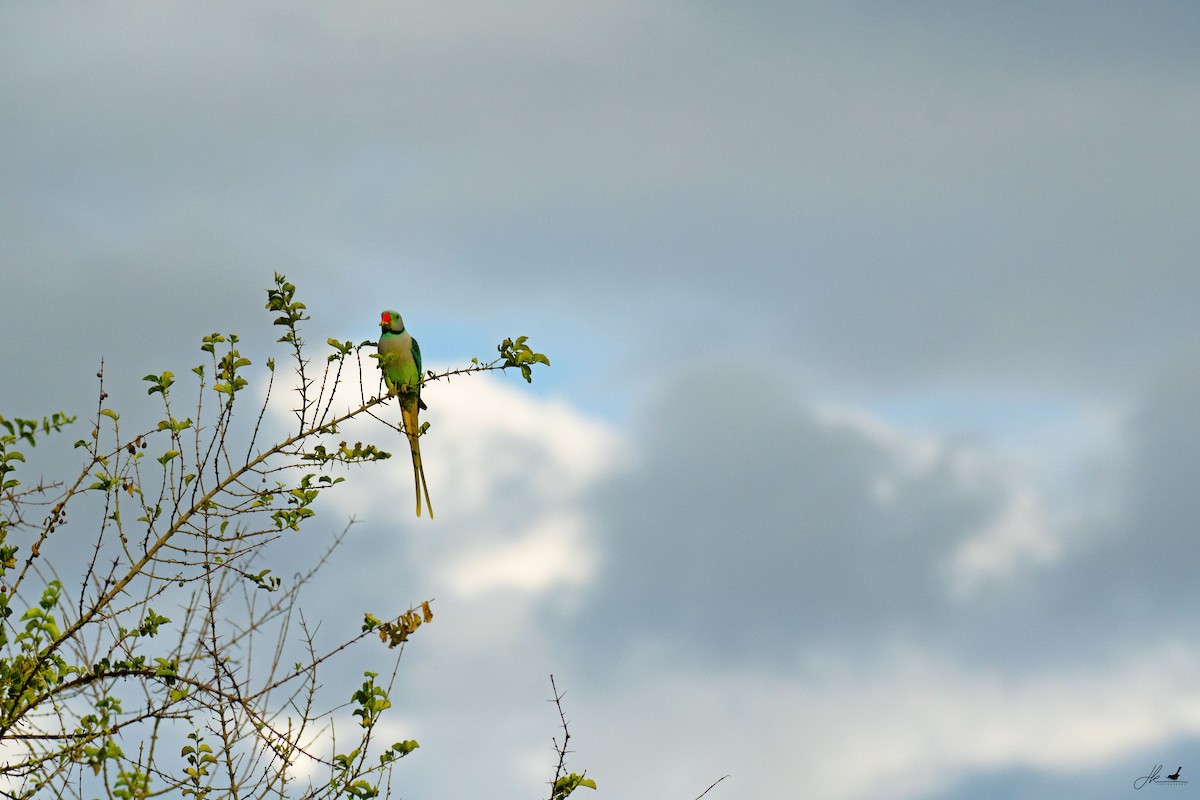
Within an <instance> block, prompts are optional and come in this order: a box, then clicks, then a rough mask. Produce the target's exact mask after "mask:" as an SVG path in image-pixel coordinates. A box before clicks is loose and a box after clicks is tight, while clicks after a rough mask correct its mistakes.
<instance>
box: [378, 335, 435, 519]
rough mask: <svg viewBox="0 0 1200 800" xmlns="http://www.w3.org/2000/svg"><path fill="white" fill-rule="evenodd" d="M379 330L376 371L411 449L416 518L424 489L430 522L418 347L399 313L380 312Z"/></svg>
mask: <svg viewBox="0 0 1200 800" xmlns="http://www.w3.org/2000/svg"><path fill="white" fill-rule="evenodd" d="M379 327H380V328H382V329H383V330H382V332H381V333H380V335H379V368H380V369H381V370H383V381H384V383H386V384H387V387H388V391H389V392H391V394H392V395H397V394H398V395H400V415H401V417H403V419H404V432H405V433H406V434H407V435H408V446H409V449H411V450H412V462H413V481H414V483H415V486H416V491H417V516H418V517H419V516H421V492H422V490H424V493H425V506H426V507H427V508H428V509H429V518H430V519H433V503H431V502H429V487H428V486H426V485H425V469H424V467H422V466H421V443H420V441H418V438H417V437H418V434H419V433H420V431H421V428H420V426H419V425H418V424H417V414H418V413H420V409H422V408H425V404H424V403H423V402H421V348H420V347H419V346H418V345H417V340H416V339H414V338H413V337H412V334H410V333H409V332H408V331H406V330H405V329H404V320H403V319H401V318H400V314H399V312H396V311H384V312H383V314H382V315H381V316H380V318H379Z"/></svg>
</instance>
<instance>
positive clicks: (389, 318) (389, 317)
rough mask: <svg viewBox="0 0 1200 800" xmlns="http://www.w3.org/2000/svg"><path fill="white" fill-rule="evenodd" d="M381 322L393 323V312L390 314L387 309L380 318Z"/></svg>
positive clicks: (384, 323) (383, 323) (382, 323)
mask: <svg viewBox="0 0 1200 800" xmlns="http://www.w3.org/2000/svg"><path fill="white" fill-rule="evenodd" d="M379 324H380V325H391V324H392V315H391V314H388V313H387V312H386V311H385V312H384V313H383V316H382V317H380V319H379Z"/></svg>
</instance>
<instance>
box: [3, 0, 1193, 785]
mask: <svg viewBox="0 0 1200 800" xmlns="http://www.w3.org/2000/svg"><path fill="white" fill-rule="evenodd" d="M1198 37H1200V9H1197V7H1196V6H1195V5H1194V4H1192V3H1179V2H1150V3H1137V4H1128V3H1126V4H1121V3H1105V2H1099V3H1077V2H1063V3H1042V4H1025V3H1010V2H999V3H988V4H982V3H979V4H946V3H931V2H912V3H869V2H837V3H809V2H792V3H782V2H753V1H750V2H741V3H736V4H734V3H713V2H701V1H699V0H698V1H697V2H690V3H683V2H668V1H667V0H638V1H637V2H627V1H625V0H614V2H606V3H576V2H548V0H508V1H507V2H503V3H501V2H465V1H460V0H446V1H445V2H437V3H433V2H407V1H401V0H396V1H395V2H387V3H359V4H316V3H306V2H305V3H290V2H289V3H282V2H260V0H249V1H248V2H239V3H225V2H222V3H211V4H203V5H196V4H182V3H155V4H124V3H93V4H86V5H84V4H67V3H58V2H46V3H36V4H33V3H19V2H12V1H11V0H9V1H7V2H6V1H5V0H0V97H2V98H3V102H0V314H2V323H0V331H2V333H3V342H4V348H3V357H2V358H3V360H2V362H0V363H2V364H3V370H2V373H3V375H4V376H5V377H4V378H3V379H2V380H0V414H4V415H6V416H13V415H24V416H35V415H41V414H43V413H48V412H49V411H52V410H59V409H62V410H65V411H67V412H68V413H72V414H80V415H83V416H85V417H86V415H87V414H89V413H94V408H95V396H96V391H97V387H96V380H95V377H94V374H95V372H96V370H97V367H98V365H99V364H100V361H101V359H103V363H104V369H105V389H106V390H107V391H109V393H110V394H111V396H112V398H113V399H112V402H113V403H114V404H115V405H117V406H118V407H123V408H128V409H130V411H129V412H128V413H130V414H135V413H136V412H137V411H138V410H139V409H148V408H149V406H146V399H145V395H144V385H143V384H142V383H141V380H140V379H141V376H143V375H145V374H146V373H148V372H160V371H161V370H163V369H174V370H175V371H176V372H177V373H178V374H186V371H187V367H189V366H191V365H193V364H194V363H195V359H196V358H197V355H198V352H199V351H198V349H197V348H198V346H199V339H200V337H201V336H203V335H205V334H208V333H211V332H213V331H236V332H238V333H239V334H241V335H242V337H243V341H244V343H245V346H244V347H243V350H244V351H245V352H246V353H247V354H248V355H250V356H251V357H252V358H253V360H254V361H255V363H256V364H261V363H262V361H263V360H264V359H265V357H266V356H267V355H276V356H279V355H280V354H279V353H277V352H274V351H272V350H271V347H272V345H271V342H272V340H273V339H274V338H275V336H276V335H277V331H276V330H274V329H272V328H271V326H270V324H269V322H270V317H269V316H268V315H266V314H265V313H264V312H263V310H262V305H263V302H264V299H265V295H264V294H263V291H264V289H265V288H267V287H268V286H269V285H270V284H271V279H272V275H273V273H274V272H281V273H285V274H286V275H287V276H288V278H289V279H290V280H291V281H292V282H294V283H295V284H296V285H297V287H298V289H299V294H300V298H301V299H302V300H304V301H305V302H306V303H307V304H308V307H309V310H310V312H311V317H312V319H311V321H309V322H308V323H307V325H308V328H307V331H308V336H309V339H310V341H312V342H315V343H318V346H319V343H321V342H323V341H324V340H325V339H326V338H327V337H336V338H339V339H343V340H346V339H349V340H354V341H356V342H357V341H362V340H365V339H370V338H373V337H374V336H375V335H376V334H377V332H378V328H377V320H378V314H379V311H380V310H382V309H383V308H395V309H398V310H400V311H401V313H402V314H403V315H404V319H405V321H406V322H407V324H408V327H409V329H410V330H411V331H412V332H413V333H414V335H415V336H416V337H417V338H418V339H419V341H420V343H421V349H422V352H423V354H424V357H425V360H426V363H427V364H428V365H430V366H431V367H433V368H439V369H440V368H447V367H454V366H461V365H463V364H464V363H466V362H468V361H469V360H470V358H471V357H473V356H478V357H481V358H487V357H490V354H492V353H494V352H495V350H494V348H495V345H496V344H497V343H498V342H499V340H500V339H502V338H504V337H506V336H516V335H519V334H523V335H528V336H530V341H531V344H533V346H534V348H535V349H536V350H539V351H541V352H545V353H546V354H547V355H549V357H550V359H551V362H552V366H551V367H550V368H549V369H543V370H540V371H538V372H537V374H536V375H535V380H534V382H533V384H532V385H526V384H525V383H524V381H522V380H521V379H520V378H519V376H503V377H499V378H494V379H493V378H473V379H470V380H466V379H463V380H455V381H453V382H450V383H444V382H443V383H439V384H435V385H432V386H430V387H428V388H427V389H426V391H425V395H424V396H425V398H426V400H427V402H428V404H429V406H430V408H429V411H428V412H425V414H424V418H425V419H427V420H428V421H430V423H431V428H430V430H429V433H428V434H427V435H426V436H425V437H424V438H423V439H422V451H423V453H424V454H425V462H426V465H427V477H428V482H429V488H430V493H431V496H432V500H433V503H434V506H435V508H436V510H437V518H436V520H435V521H430V520H428V519H426V518H422V519H416V518H415V517H414V516H413V514H412V507H411V505H412V498H411V496H410V495H409V494H408V492H409V487H410V486H411V475H410V473H409V469H410V467H409V466H408V465H406V464H405V463H403V460H402V459H393V460H392V461H391V462H388V463H387V465H386V466H385V467H383V468H380V469H377V470H366V471H363V472H361V473H357V474H355V475H353V476H352V480H350V481H349V482H348V483H347V484H346V485H345V486H344V487H339V489H340V491H339V492H338V493H336V494H334V495H331V496H330V498H329V502H328V504H327V505H326V507H325V508H324V509H323V510H322V511H321V513H320V516H319V517H318V519H317V520H316V521H314V523H313V525H314V527H312V528H310V533H311V535H312V536H313V537H314V539H318V540H320V537H322V536H327V535H328V534H329V533H330V532H335V531H337V530H340V529H341V528H342V527H343V526H344V524H345V521H346V520H347V519H349V518H351V517H353V518H355V519H357V520H358V521H359V522H358V524H356V525H355V527H354V529H353V534H352V536H351V537H350V540H349V542H348V543H347V545H346V546H345V548H343V550H342V552H341V554H340V555H339V559H338V560H335V562H334V564H333V565H332V566H331V568H330V569H331V571H330V573H329V574H328V575H327V576H326V579H327V580H328V581H329V582H330V583H329V586H330V587H332V589H326V590H325V593H324V594H323V595H321V596H319V597H316V598H314V602H313V604H312V605H311V606H310V607H309V609H308V610H307V612H306V613H308V614H309V616H310V618H324V619H326V620H328V624H329V625H330V626H331V627H335V626H336V625H337V624H338V621H339V620H344V619H350V620H352V621H355V622H356V621H357V620H358V619H359V618H360V617H359V615H360V614H361V612H362V611H363V610H364V608H367V607H370V608H380V607H384V606H386V605H388V604H389V603H394V604H397V605H402V606H405V607H406V605H407V604H408V603H411V602H419V601H420V600H422V599H425V598H427V597H436V598H437V602H436V603H435V609H436V610H437V613H438V617H437V619H436V622H435V624H433V625H431V626H429V627H428V628H427V629H422V630H421V631H420V632H419V634H418V635H417V636H416V637H414V639H413V642H412V643H411V645H410V647H409V648H408V649H407V650H406V652H405V655H404V657H403V660H402V662H401V673H400V674H401V681H402V685H403V686H404V687H406V688H405V689H404V690H403V691H399V692H398V693H397V695H396V697H394V698H393V699H394V701H395V712H396V718H395V720H394V721H393V722H391V723H389V724H391V725H394V726H395V727H394V732H395V734H396V735H397V737H398V738H415V739H418V740H420V741H421V743H422V747H421V749H420V750H419V751H417V752H416V753H414V754H413V755H412V756H410V757H409V758H408V759H406V760H405V761H404V762H402V764H401V765H400V766H399V767H398V769H397V772H396V776H395V786H396V787H397V794H399V795H401V796H404V797H407V798H422V797H469V796H478V795H479V794H480V792H481V791H484V790H485V789H486V792H487V794H488V796H490V797H494V798H497V800H507V799H508V798H513V799H514V800H515V798H518V797H529V796H536V795H537V794H538V793H540V792H542V791H543V790H544V781H545V780H546V779H547V778H548V777H549V775H550V774H551V773H552V771H553V764H554V761H555V758H554V752H553V749H552V746H551V741H550V740H551V736H553V735H555V734H556V733H557V729H556V726H557V724H558V718H557V714H556V712H555V711H554V708H553V705H552V704H548V703H547V702H546V701H547V700H548V699H550V697H551V692H550V684H549V675H550V674H551V673H553V674H554V675H555V679H556V681H557V682H558V686H559V687H560V689H565V690H566V692H567V694H566V698H565V705H566V710H567V712H568V716H569V718H570V719H571V735H572V740H571V741H572V746H573V749H574V750H575V752H574V753H573V754H572V756H571V761H570V766H572V767H573V768H575V769H578V770H581V769H583V768H586V769H587V770H588V774H589V775H590V776H592V777H594V778H595V779H596V780H597V782H598V784H599V787H600V788H599V791H598V793H597V795H596V796H597V797H598V798H599V797H656V798H678V799H680V800H690V798H694V797H696V796H697V795H699V794H700V793H701V792H703V791H704V789H705V788H706V787H708V786H709V785H710V784H711V783H713V782H714V781H716V780H717V779H718V778H721V777H722V776H723V775H729V776H730V777H729V778H728V779H726V780H725V781H723V782H722V783H720V784H719V785H718V786H716V787H714V788H713V789H712V790H711V792H710V793H709V795H708V797H709V798H712V800H727V799H732V798H749V797H764V796H796V797H820V798H829V799H830V800H860V799H863V800H865V799H866V798H871V799H872V800H951V799H952V798H967V797H970V798H983V800H1018V799H1020V800H1023V799H1024V798H1035V797H1037V798H1040V797H1051V796H1065V795H1070V794H1074V795H1076V796H1088V797H1094V798H1107V797H1118V796H1122V797H1123V796H1126V795H1128V794H1129V793H1130V792H1131V791H1134V788H1133V783H1134V781H1135V780H1136V779H1137V778H1138V777H1139V776H1143V775H1146V774H1147V773H1148V771H1149V770H1150V769H1151V768H1152V767H1153V766H1154V765H1155V764H1165V765H1166V766H1167V769H1168V770H1173V769H1174V768H1175V767H1176V766H1178V765H1182V766H1183V775H1182V776H1183V778H1185V779H1186V778H1187V777H1188V775H1189V774H1191V775H1194V776H1196V778H1195V779H1196V780H1197V781H1198V782H1200V644H1198V642H1197V628H1196V622H1195V621H1196V619H1197V612H1200V590H1198V589H1197V585H1198V582H1197V566H1196V565H1197V564H1200V537H1198V536H1197V533H1198V530H1197V520H1198V519H1200V491H1198V488H1200V416H1198V415H1197V411H1196V410H1197V408H1198V407H1200V406H1198V403H1200V366H1198V364H1200V314H1197V313H1196V309H1197V308H1200V269H1197V263H1198V257H1200V226H1198V225H1197V224H1196V219H1197V212H1198V211H1200V148H1198V147H1197V146H1196V142H1197V141H1200V49H1197V47H1196V46H1195V43H1196V41H1197V39H1198ZM260 353H261V354H262V355H259V354H260ZM146 413H149V412H146ZM280 424H282V421H281V422H280ZM401 452H402V449H401ZM315 548H316V546H314V551H315ZM374 657H375V654H373V653H370V652H366V651H364V654H363V656H362V658H363V659H365V660H369V659H370V658H374ZM339 669H342V670H344V676H345V679H346V680H347V681H348V682H349V684H350V685H352V684H354V682H355V681H356V680H357V676H358V675H360V674H361V670H362V666H361V664H360V663H358V662H354V663H348V664H345V665H343V666H342V667H340V668H339ZM339 674H341V673H339ZM331 680H332V678H331ZM1145 788H1146V790H1148V791H1155V790H1156V789H1157V787H1154V786H1150V787H1145ZM584 791H586V790H582V789H581V790H580V792H584ZM1185 791H1186V789H1185Z"/></svg>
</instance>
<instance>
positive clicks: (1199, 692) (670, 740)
mask: <svg viewBox="0 0 1200 800" xmlns="http://www.w3.org/2000/svg"><path fill="white" fill-rule="evenodd" d="M660 657H661V658H662V659H663V661H662V662H661V663H656V664H642V665H641V668H640V670H639V674H640V675H642V676H644V680H641V681H639V682H638V683H637V685H636V686H634V687H631V690H630V691H629V692H627V693H624V694H623V695H621V696H620V697H619V699H617V700H616V702H613V700H612V698H606V699H605V701H604V703H603V704H600V703H595V704H589V705H588V706H587V707H586V708H576V709H574V712H575V714H574V717H575V719H576V724H577V725H578V726H580V727H583V726H584V725H586V726H588V727H590V728H592V729H593V730H592V731H591V732H590V734H589V738H590V739H592V740H593V741H595V742H596V743H597V744H596V745H594V746H593V747H592V748H591V749H590V751H589V752H587V753H586V755H587V756H588V757H589V758H588V760H589V761H590V763H591V765H592V770H593V772H592V774H594V775H595V776H596V777H597V779H598V780H599V781H600V782H601V784H602V785H604V787H605V788H606V789H607V790H608V791H610V792H612V793H613V794H614V795H617V796H624V795H630V794H634V793H638V794H645V795H646V796H654V797H694V796H695V795H696V794H698V793H699V792H700V791H701V790H702V789H703V788H704V787H705V786H707V785H708V784H709V783H711V782H712V781H713V780H715V779H717V778H719V777H720V776H721V775H723V774H726V773H729V774H731V775H732V777H731V778H730V780H729V781H728V782H727V783H726V784H723V788H724V789H725V791H726V792H729V793H731V794H730V796H745V797H764V796H789V797H822V798H828V799H829V800H860V799H861V800H867V799H868V798H871V799H872V800H902V799H903V798H912V797H917V796H921V795H923V794H929V793H936V792H939V791H945V790H946V789H948V788H951V787H953V785H954V784H955V782H956V781H958V780H960V779H962V778H963V777H964V776H965V775H966V774H967V773H968V772H972V771H987V770H990V769H1001V768H1005V767H1011V766H1013V765H1022V766H1026V767H1031V768H1035V769H1045V770H1049V771H1059V772H1070V771H1072V770H1079V769H1086V768H1089V767H1094V766H1097V765H1102V764H1106V763H1111V762H1113V761H1119V760H1120V759H1122V758H1129V759H1130V770H1131V771H1130V780H1132V779H1133V778H1134V777H1136V775H1137V774H1139V773H1136V772H1135V771H1134V770H1136V769H1140V768H1142V766H1143V765H1142V764H1140V763H1137V762H1135V760H1134V759H1135V757H1136V753H1137V751H1139V750H1140V749H1143V748H1146V747H1149V746H1153V745H1155V744H1157V743H1161V742H1164V741H1167V740H1168V739H1169V738H1170V737H1172V736H1178V735H1190V734H1195V733H1197V732H1200V723H1197V719H1198V718H1200V689H1197V686H1200V650H1197V649H1196V648H1194V647H1189V646H1182V645H1173V644H1168V645H1162V646H1158V647H1155V648H1153V649H1149V650H1145V651H1143V652H1141V653H1139V654H1138V655H1137V656H1136V658H1131V659H1130V660H1128V661H1127V662H1124V663H1121V664H1117V665H1113V666H1109V667H1088V666H1077V667H1073V668H1071V669H1069V670H1066V671H1063V672H1054V673H1044V674H1034V675H1028V676H1013V675H1011V674H1006V673H1004V672H1002V671H999V670H996V671H992V670H989V669H980V668H972V667H965V666H962V665H959V664H956V663H953V662H949V661H945V660H942V659H940V658H938V657H936V656H934V655H931V654H928V653H921V652H918V651H915V650H912V649H906V648H896V649H894V650H892V651H891V652H885V653H882V654H880V655H879V657H878V658H875V659H872V660H871V662H869V663H868V662H864V661H863V660H862V659H861V658H852V657H846V658H844V659H843V658H839V657H837V656H836V655H830V654H826V657H825V658H824V659H817V660H816V661H814V662H812V663H810V664H808V665H803V664H802V665H801V666H800V668H799V669H798V671H797V672H796V673H794V674H792V675H787V676H774V677H766V676H764V675H763V674H761V673H759V672H757V671H753V670H747V671H740V672H726V673H721V674H713V673H699V672H695V671H692V670H689V669H688V668H687V667H686V666H682V665H680V664H678V663H670V658H671V657H670V654H665V653H664V654H661V656H660ZM1133 688H1136V689H1137V691H1131V689H1133ZM598 725H600V726H602V728H603V729H602V730H601V731H599V732H597V731H596V730H595V728H596V726H598ZM597 750H598V751H599V753H597ZM581 760H583V759H582V758H581ZM635 789H636V791H635ZM689 792H691V794H688V793H689Z"/></svg>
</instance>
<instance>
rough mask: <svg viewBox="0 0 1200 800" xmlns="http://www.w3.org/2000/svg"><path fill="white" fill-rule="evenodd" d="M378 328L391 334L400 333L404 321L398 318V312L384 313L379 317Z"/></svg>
mask: <svg viewBox="0 0 1200 800" xmlns="http://www.w3.org/2000/svg"><path fill="white" fill-rule="evenodd" d="M379 327H381V328H383V329H384V330H385V331H390V332H391V333H400V332H401V331H403V330H404V320H403V319H401V318H400V312H399V311H384V312H383V313H382V314H380V315H379Z"/></svg>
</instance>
